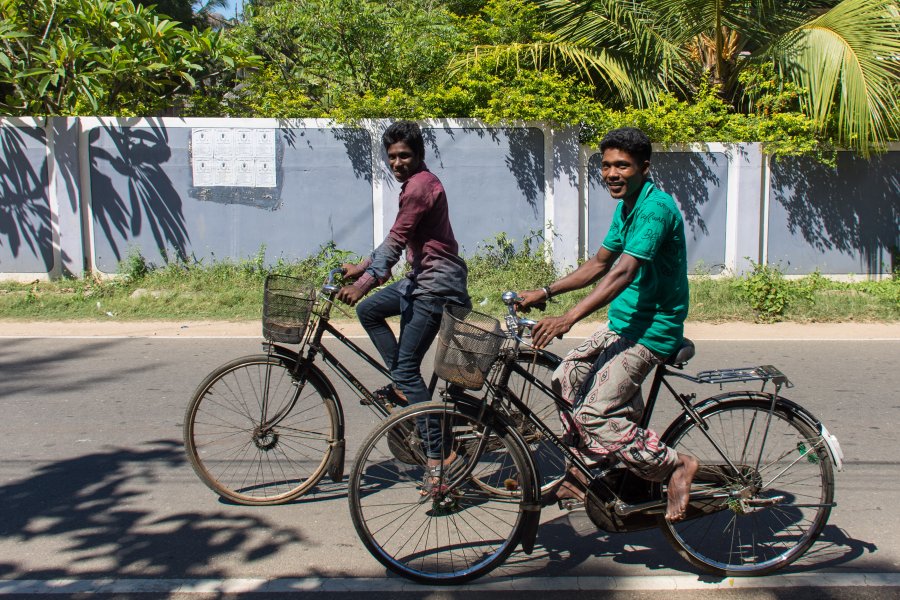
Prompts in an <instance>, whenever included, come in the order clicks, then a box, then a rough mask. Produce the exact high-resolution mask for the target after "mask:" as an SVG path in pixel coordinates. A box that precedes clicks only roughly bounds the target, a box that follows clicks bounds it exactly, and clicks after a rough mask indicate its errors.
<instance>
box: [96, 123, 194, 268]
mask: <svg viewBox="0 0 900 600" xmlns="http://www.w3.org/2000/svg"><path fill="white" fill-rule="evenodd" d="M100 131H101V130H100V129H94V130H93V131H91V134H90V136H91V137H90V143H91V149H90V155H91V196H92V199H93V200H92V205H93V213H94V214H93V218H94V223H95V224H96V225H97V226H99V227H100V228H101V229H102V230H103V233H104V234H105V235H106V238H107V239H108V240H109V243H110V247H111V249H112V251H113V253H114V254H115V257H116V260H118V261H121V260H122V259H123V258H125V257H124V256H123V251H124V249H123V248H120V247H119V246H118V245H117V244H116V239H117V238H121V239H125V240H127V239H131V238H136V237H138V236H140V235H141V233H142V232H143V230H144V227H149V228H150V231H151V232H152V233H153V239H154V242H155V243H156V247H157V248H158V249H159V252H160V255H161V256H166V257H168V256H169V250H170V249H171V250H172V251H173V252H174V253H175V257H176V258H178V259H180V260H183V259H185V258H186V257H187V248H188V244H189V242H190V236H189V235H188V231H187V227H186V226H185V219H184V213H183V205H182V200H181V196H180V195H179V194H178V192H177V191H176V190H175V187H174V186H173V185H172V181H171V179H169V176H168V175H167V174H166V172H165V169H164V167H163V165H164V163H166V162H167V161H168V160H169V158H170V157H171V156H172V150H171V149H170V148H169V136H168V133H167V132H166V129H165V128H164V127H159V126H153V127H149V128H144V127H141V128H129V127H124V128H118V127H111V126H104V127H103V131H105V132H106V135H107V136H109V139H110V140H111V141H112V144H113V148H114V149H115V152H111V151H110V150H108V149H106V148H104V147H102V146H100V145H97V141H98V139H99V137H100ZM104 163H105V165H106V166H105V167H104V168H101V165H103V164H104ZM107 167H109V168H107ZM110 168H111V170H112V171H114V172H115V173H117V174H119V175H121V176H122V177H123V178H124V179H125V180H126V181H127V191H125V190H120V189H119V188H117V186H116V185H115V184H114V182H113V180H112V178H110V177H109V176H108V175H105V174H104V173H103V171H109V170H110Z"/></svg>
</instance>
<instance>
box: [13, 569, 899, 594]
mask: <svg viewBox="0 0 900 600" xmlns="http://www.w3.org/2000/svg"><path fill="white" fill-rule="evenodd" d="M860 586H862V587H900V573H799V574H790V575H773V576H770V577H747V578H733V577H728V578H724V579H722V580H720V581H701V580H700V579H699V578H698V577H696V576H691V575H673V576H661V575H646V576H636V577H552V578H549V577H502V578H494V579H491V578H488V579H484V580H481V581H479V582H475V583H473V584H469V585H463V586H452V587H440V586H426V585H419V584H416V583H413V582H410V581H406V580H403V579H395V578H389V579H380V578H333V579H332V578H324V577H308V578H292V579H257V578H234V579H112V578H110V579H49V580H36V579H19V580H0V596H2V595H9V594H75V593H78V594H91V593H93V594H142V593H146V594H150V593H155V594H159V593H170V594H210V593H249V592H256V593H267V594H289V593H295V592H350V593H353V592H359V593H371V592H376V593H377V592H422V591H427V590H436V589H452V590H456V591H543V590H554V591H560V590H577V591H604V590H616V591H622V590H635V591H637V590H644V591H652V590H679V591H683V590H716V589H741V588H742V589H760V588H764V589H773V588H776V589H785V588H810V587H812V588H835V587H860Z"/></svg>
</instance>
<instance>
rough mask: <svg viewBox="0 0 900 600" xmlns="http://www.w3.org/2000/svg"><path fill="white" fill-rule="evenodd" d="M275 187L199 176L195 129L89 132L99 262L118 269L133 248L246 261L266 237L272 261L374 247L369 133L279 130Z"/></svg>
mask: <svg viewBox="0 0 900 600" xmlns="http://www.w3.org/2000/svg"><path fill="white" fill-rule="evenodd" d="M276 134H277V135H276V156H277V159H276V163H277V164H276V169H277V177H276V185H275V186H274V187H266V188H261V187H260V188H258V187H249V186H248V187H240V186H233V187H212V186H210V187H201V186H195V185H194V183H195V182H194V179H193V171H192V163H191V161H192V157H191V129H190V128H174V127H173V128H167V129H164V128H153V127H140V128H138V127H125V128H113V127H110V128H100V129H95V130H93V131H92V132H91V136H90V160H91V170H90V173H91V197H92V206H93V218H94V223H93V224H94V227H93V229H94V253H95V255H94V262H95V264H96V266H97V268H98V269H99V270H100V271H103V272H107V273H108V272H114V271H115V270H116V268H117V265H118V262H119V261H120V260H122V259H124V258H125V257H127V256H128V253H129V251H130V248H132V247H134V248H137V249H139V250H140V252H141V253H142V254H143V255H144V256H145V257H147V258H148V260H150V261H151V262H155V263H160V262H162V261H163V260H164V255H168V256H169V258H174V257H177V256H186V257H196V258H198V259H207V261H208V260H211V259H214V260H222V259H226V258H229V259H233V260H240V259H244V258H247V257H249V256H253V255H255V254H256V253H257V252H258V251H259V250H260V248H261V246H263V245H265V247H266V258H267V260H268V261H270V262H271V261H274V260H276V259H277V258H279V257H284V258H285V259H297V258H303V257H305V256H307V255H309V254H312V253H315V252H316V250H317V249H318V248H319V247H320V246H322V245H323V244H326V243H328V242H330V241H334V242H335V243H336V244H337V245H338V246H339V247H340V248H344V249H349V250H353V251H357V252H366V251H368V250H369V249H371V246H372V231H373V214H372V182H371V151H370V148H371V142H370V137H369V134H368V133H367V132H365V131H363V130H356V129H353V130H350V129H347V130H341V129H338V130H331V129H279V130H276Z"/></svg>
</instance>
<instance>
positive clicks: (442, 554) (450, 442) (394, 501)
mask: <svg viewBox="0 0 900 600" xmlns="http://www.w3.org/2000/svg"><path fill="white" fill-rule="evenodd" d="M429 422H430V423H431V424H432V426H433V425H434V424H435V423H437V424H438V427H439V428H440V431H442V432H443V433H442V434H441V436H442V441H443V444H440V443H439V444H440V445H441V446H442V447H443V448H444V452H445V455H446V454H447V453H450V452H451V451H452V452H457V453H459V454H460V455H461V456H463V459H462V461H465V462H460V463H457V464H458V465H460V466H458V467H457V469H455V470H454V472H455V475H454V474H450V473H447V472H445V473H444V474H442V475H441V477H440V480H439V482H437V481H436V482H433V483H436V485H435V486H434V487H433V488H432V489H431V493H429V494H427V495H423V494H426V492H425V491H423V478H424V476H425V472H426V471H425V467H424V466H423V465H424V464H425V461H426V458H425V450H424V448H425V446H427V445H428V440H427V439H425V438H426V437H427V436H428V433H427V430H428V427H427V426H424V425H421V424H422V423H429ZM411 428H412V429H414V430H415V431H418V432H420V433H419V435H418V436H414V437H417V440H416V441H415V442H414V443H413V445H412V447H411V448H410V452H411V453H412V454H415V455H417V456H418V457H419V458H418V459H417V460H416V461H415V463H416V464H410V463H409V462H408V461H405V460H401V459H398V458H396V457H395V455H394V453H395V450H392V448H391V443H390V437H391V435H392V432H396V431H397V430H398V429H400V430H409V429H411ZM484 431H485V424H484V423H482V422H480V421H479V420H478V419H477V418H476V417H475V416H474V415H472V414H464V413H463V412H461V411H459V410H453V409H452V408H451V407H450V405H449V404H447V403H441V402H430V403H427V404H421V405H417V406H414V407H411V408H408V409H406V410H404V411H402V412H400V413H397V414H396V415H394V416H392V417H391V418H390V419H388V420H387V421H385V422H384V423H383V424H382V425H381V426H379V427H378V428H377V429H376V430H375V431H374V432H373V433H372V434H371V435H370V436H369V438H368V439H367V440H366V441H365V442H364V443H363V445H362V448H361V449H360V451H359V454H358V456H357V459H356V462H355V464H354V467H353V471H352V473H351V476H350V482H349V499H350V513H351V516H352V518H353V524H354V527H355V528H356V531H357V533H358V534H359V536H360V539H361V540H362V541H363V543H364V544H365V546H366V548H367V549H368V550H369V551H370V552H371V553H372V555H373V556H375V558H376V559H378V561H379V562H381V563H382V564H383V565H384V566H385V567H387V568H388V569H390V570H392V571H394V572H395V573H398V574H400V575H402V576H404V577H407V578H409V579H412V580H414V581H419V582H423V583H440V584H453V583H462V582H464V581H469V580H471V579H473V578H475V577H479V576H481V575H483V574H485V573H487V572H488V571H490V570H491V569H493V568H495V567H496V566H497V565H499V564H501V563H502V562H503V560H504V559H505V558H506V557H507V556H508V555H509V553H510V552H512V550H513V549H514V548H515V546H516V544H517V543H518V540H519V538H520V536H521V533H522V524H523V519H524V512H523V510H524V509H523V500H522V499H523V497H527V496H525V494H527V493H529V491H530V490H526V486H531V485H533V484H532V483H531V482H532V481H533V478H529V476H530V471H529V470H528V468H529V467H528V464H529V463H528V461H527V459H526V457H525V455H524V449H523V448H522V447H521V445H520V444H519V443H518V441H517V440H515V439H513V438H512V437H511V436H507V435H504V434H503V433H502V432H500V433H499V434H497V435H496V436H492V437H493V438H494V439H492V445H496V444H499V445H500V448H498V449H497V450H494V451H490V450H488V451H485V452H483V453H481V454H480V455H479V456H474V455H473V454H472V453H471V452H472V449H473V448H474V447H477V444H476V445H474V446H473V444H472V443H471V442H472V439H473V438H477V437H479V436H481V435H482V432H484ZM466 449H468V452H469V453H468V454H467V450H466ZM462 464H473V465H474V466H473V467H472V468H471V469H465V468H464V467H462V466H461V465H462ZM459 469H462V472H465V471H468V472H469V475H468V476H466V477H464V478H462V479H461V480H460V477H459V475H460V473H461V471H460V470H459ZM475 477H477V478H478V479H479V480H480V481H487V482H489V483H490V484H491V485H494V486H498V487H504V488H506V489H508V490H510V494H508V495H504V496H498V495H496V494H491V493H488V492H486V491H485V490H484V489H482V488H481V487H479V486H478V485H474V484H473V483H472V479H473V478H475ZM455 480H459V481H458V483H455V484H454V481H455ZM516 488H518V489H517V490H516Z"/></svg>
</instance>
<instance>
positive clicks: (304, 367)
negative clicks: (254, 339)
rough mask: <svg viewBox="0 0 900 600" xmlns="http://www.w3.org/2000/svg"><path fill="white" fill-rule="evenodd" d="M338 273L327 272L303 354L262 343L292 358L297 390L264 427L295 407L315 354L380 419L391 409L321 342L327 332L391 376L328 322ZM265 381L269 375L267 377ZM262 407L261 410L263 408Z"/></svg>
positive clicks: (434, 380)
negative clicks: (360, 397)
mask: <svg viewBox="0 0 900 600" xmlns="http://www.w3.org/2000/svg"><path fill="white" fill-rule="evenodd" d="M340 272H341V270H340V269H334V270H332V271H331V272H330V273H329V275H328V280H327V281H326V283H325V284H324V285H323V286H322V292H323V294H324V296H325V298H323V299H321V300H320V302H323V303H324V307H323V308H322V310H321V312H320V313H319V314H318V315H317V316H318V320H317V322H316V325H315V327H314V328H313V331H312V334H309V335H307V337H306V338H305V339H304V340H303V341H302V342H301V352H302V349H303V348H304V347H305V348H306V354H305V355H302V354H301V353H299V352H294V351H293V350H290V349H288V348H285V347H284V346H281V345H279V344H275V343H271V342H267V343H265V344H264V347H266V349H267V351H269V352H275V353H276V354H279V355H281V356H285V357H287V358H289V359H291V360H293V361H294V364H295V366H294V370H293V371H292V374H293V375H294V377H295V378H296V381H297V383H296V386H297V391H296V393H295V394H294V395H293V398H292V399H291V402H289V403H288V405H287V406H286V407H285V408H284V409H282V410H281V411H280V412H279V414H277V415H275V416H273V417H272V418H271V419H269V420H268V421H265V423H264V428H269V427H273V426H274V425H277V424H278V423H279V422H280V421H281V420H282V419H284V418H285V417H286V416H287V415H288V414H290V412H291V411H292V410H293V408H294V406H295V405H296V403H297V399H298V398H299V397H300V393H301V392H302V391H303V386H304V384H305V383H306V378H307V377H308V374H309V372H310V370H311V369H312V368H313V367H312V365H313V364H314V362H315V360H316V357H317V356H321V358H322V360H323V361H324V362H325V364H327V365H328V366H329V367H331V368H332V370H333V371H334V372H335V373H336V374H337V375H338V376H339V377H340V378H341V379H342V380H343V381H344V382H345V383H347V384H348V385H349V386H351V387H352V388H353V389H354V390H356V391H357V392H358V393H359V394H360V395H361V396H362V398H363V399H364V400H365V404H367V405H368V406H370V407H372V410H374V411H375V412H376V413H378V415H379V416H380V417H381V418H386V417H387V416H388V415H389V414H390V411H389V410H388V408H387V406H385V405H383V404H382V403H381V401H380V400H378V398H376V396H375V394H374V393H372V391H371V390H369V388H367V387H366V386H365V385H364V384H363V383H362V382H361V381H360V380H359V378H358V377H356V376H355V375H354V374H353V373H352V372H351V371H350V369H348V368H347V367H346V366H345V365H344V364H343V363H342V362H341V361H340V359H338V357H337V356H335V354H334V353H333V352H331V351H330V350H329V349H328V348H327V347H325V345H324V344H323V338H324V336H325V334H326V333H327V334H330V335H331V336H332V337H334V338H335V339H336V340H337V341H338V342H340V343H341V344H343V345H344V346H345V347H346V348H348V349H349V350H350V351H352V352H353V353H354V354H355V355H356V356H358V357H359V358H361V359H362V360H363V361H364V362H365V363H367V364H368V365H370V366H371V367H372V368H373V369H375V370H376V371H378V372H379V373H381V374H382V375H384V376H385V377H387V378H388V379H390V376H391V373H390V371H389V370H388V369H387V368H386V367H385V366H384V365H382V364H381V361H380V360H379V359H377V358H375V357H373V356H372V355H371V354H369V353H368V352H366V351H365V350H363V349H362V348H361V347H360V346H359V345H357V344H356V343H354V342H353V340H351V339H350V338H349V337H347V336H346V335H344V334H343V333H342V332H341V331H339V330H338V329H337V328H336V327H335V326H334V325H332V324H331V308H332V306H333V305H334V296H335V294H336V293H337V291H338V290H339V289H340V288H339V287H338V286H336V285H334V283H333V281H334V277H335V275H337V274H339V273H340ZM267 380H268V378H267ZM436 385H437V377H436V376H434V375H433V376H432V378H431V382H430V384H429V386H428V392H429V394H433V393H434V389H435V387H436ZM265 410H266V409H265V407H264V408H263V411H265ZM263 416H265V412H263ZM341 420H342V421H343V415H341Z"/></svg>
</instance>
